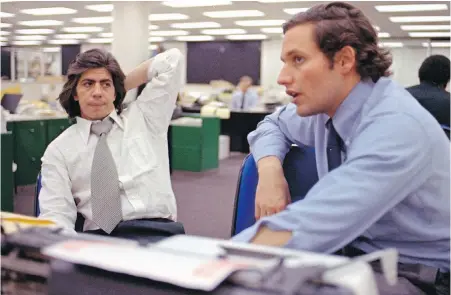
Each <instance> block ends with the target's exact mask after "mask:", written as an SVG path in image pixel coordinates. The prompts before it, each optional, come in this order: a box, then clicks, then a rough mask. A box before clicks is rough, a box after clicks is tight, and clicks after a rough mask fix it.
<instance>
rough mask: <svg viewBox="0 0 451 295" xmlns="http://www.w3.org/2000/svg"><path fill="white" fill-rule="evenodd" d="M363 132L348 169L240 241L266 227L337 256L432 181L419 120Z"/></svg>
mask: <svg viewBox="0 0 451 295" xmlns="http://www.w3.org/2000/svg"><path fill="white" fill-rule="evenodd" d="M358 132H359V133H358V134H359V135H358V136H357V137H356V138H355V139H354V140H353V142H352V143H351V145H350V148H349V150H348V158H347V160H346V161H345V163H343V164H342V165H341V166H340V167H338V168H337V169H335V170H333V171H332V172H330V173H328V174H326V175H325V176H324V177H323V178H321V179H320V180H319V182H318V183H317V184H316V185H315V186H314V187H313V188H312V189H311V190H310V191H309V193H308V194H307V195H306V197H305V199H303V200H302V201H299V202H295V203H292V204H290V205H289V206H288V207H287V209H286V210H284V211H282V212H280V213H278V214H275V215H273V216H270V217H265V218H263V219H261V220H260V221H259V222H257V223H256V224H255V225H254V226H252V227H251V228H248V229H247V230H245V231H243V232H242V233H240V234H239V235H238V236H236V237H234V239H235V240H236V241H243V242H245V241H250V240H251V239H252V238H253V236H254V235H255V233H256V231H257V230H258V228H259V227H260V226H262V225H266V226H267V227H269V228H270V229H272V230H276V231H282V230H283V231H291V232H292V233H293V236H292V238H291V240H290V241H289V242H288V244H287V245H285V246H286V247H288V248H295V249H302V250H311V251H318V252H326V253H332V252H335V251H336V250H338V249H340V248H342V247H343V246H345V245H347V244H349V243H350V242H351V241H353V240H354V239H355V238H357V237H358V236H359V235H361V234H362V233H364V231H366V230H367V229H368V228H369V227H370V226H372V225H373V224H374V223H375V222H377V221H378V220H379V219H380V218H381V217H382V216H383V215H384V214H386V213H387V212H388V211H389V210H391V209H392V208H393V207H394V206H396V205H397V204H398V203H400V202H401V201H402V200H403V199H404V198H406V197H407V196H408V195H409V194H411V193H413V192H414V191H415V190H416V189H418V187H419V186H421V185H422V184H423V183H424V181H425V180H426V179H427V178H428V177H430V175H431V173H432V171H431V170H432V165H431V150H432V149H431V146H430V143H429V141H428V138H427V132H426V131H425V130H423V129H422V126H421V125H420V124H419V123H418V122H417V121H415V120H414V119H413V118H411V117H409V116H408V115H401V116H399V115H397V116H395V115H392V116H391V115H387V116H383V117H381V118H378V119H376V120H373V121H371V122H370V121H369V123H367V124H362V125H361V127H360V130H359V131H358ZM425 141H427V142H425Z"/></svg>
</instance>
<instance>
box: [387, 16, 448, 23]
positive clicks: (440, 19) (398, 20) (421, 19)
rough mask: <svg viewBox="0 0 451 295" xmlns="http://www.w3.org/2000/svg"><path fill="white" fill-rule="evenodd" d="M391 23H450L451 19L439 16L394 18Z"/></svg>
mask: <svg viewBox="0 0 451 295" xmlns="http://www.w3.org/2000/svg"><path fill="white" fill-rule="evenodd" d="M389 19H390V21H392V22H394V23H421V22H428V23H429V22H449V21H450V20H451V17H449V16H443V15H440V16H439V15H437V16H392V17H389Z"/></svg>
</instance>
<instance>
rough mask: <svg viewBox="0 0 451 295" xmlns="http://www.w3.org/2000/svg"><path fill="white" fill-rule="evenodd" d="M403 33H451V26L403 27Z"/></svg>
mask: <svg viewBox="0 0 451 295" xmlns="http://www.w3.org/2000/svg"><path fill="white" fill-rule="evenodd" d="M401 30H403V31H450V30H451V26H450V25H407V26H401Z"/></svg>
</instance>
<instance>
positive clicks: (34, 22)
mask: <svg viewBox="0 0 451 295" xmlns="http://www.w3.org/2000/svg"><path fill="white" fill-rule="evenodd" d="M18 24H19V25H23V26H29V27H42V26H61V25H62V24H63V22H62V21H60V20H51V19H47V20H28V21H21V22H18Z"/></svg>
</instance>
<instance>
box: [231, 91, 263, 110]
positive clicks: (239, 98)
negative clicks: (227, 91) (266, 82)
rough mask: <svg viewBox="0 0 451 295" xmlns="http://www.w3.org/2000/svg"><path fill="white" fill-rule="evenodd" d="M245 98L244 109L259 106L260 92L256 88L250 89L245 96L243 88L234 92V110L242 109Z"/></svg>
mask: <svg viewBox="0 0 451 295" xmlns="http://www.w3.org/2000/svg"><path fill="white" fill-rule="evenodd" d="M243 99H244V105H243V110H249V109H251V108H253V107H255V106H257V103H258V94H257V92H256V91H255V90H252V89H248V90H247V91H246V93H245V95H244V96H243V92H242V91H241V90H236V91H235V92H234V93H233V94H232V110H241V105H242V103H243Z"/></svg>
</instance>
